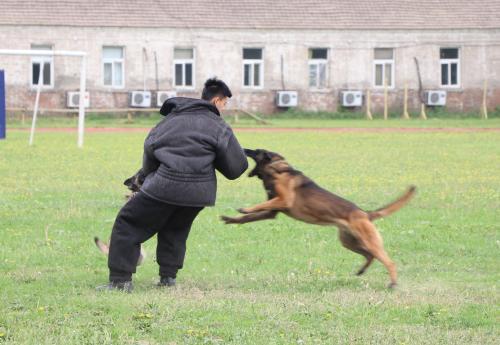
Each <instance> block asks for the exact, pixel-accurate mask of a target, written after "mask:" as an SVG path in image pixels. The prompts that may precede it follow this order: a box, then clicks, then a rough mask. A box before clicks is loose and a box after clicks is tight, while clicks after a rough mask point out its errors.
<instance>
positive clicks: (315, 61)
mask: <svg viewBox="0 0 500 345" xmlns="http://www.w3.org/2000/svg"><path fill="white" fill-rule="evenodd" d="M314 49H324V50H326V59H313V58H308V59H307V79H308V80H307V85H308V87H309V89H311V90H325V89H328V80H329V79H328V77H329V73H328V61H329V55H330V54H329V51H330V50H329V49H328V48H320V47H311V48H309V49H308V50H307V52H308V53H309V51H311V50H314ZM308 56H309V55H308ZM321 64H324V65H325V84H324V86H319V84H320V83H319V68H320V67H319V66H320V65H321ZM311 65H316V85H313V86H311V74H310V73H311Z"/></svg>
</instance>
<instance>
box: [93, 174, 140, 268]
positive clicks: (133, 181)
mask: <svg viewBox="0 0 500 345" xmlns="http://www.w3.org/2000/svg"><path fill="white" fill-rule="evenodd" d="M145 178H146V177H145V176H144V174H143V172H142V169H140V170H139V171H138V172H136V173H135V175H133V176H131V177H129V178H128V179H126V180H125V181H123V184H124V185H125V186H127V188H128V189H129V190H130V191H131V192H132V193H131V194H129V195H125V199H126V200H127V202H128V200H130V199H132V198H133V197H134V196H135V195H136V194H137V193H138V192H139V190H140V189H141V186H142V184H143V183H144V180H145ZM94 242H95V245H96V246H97V248H98V249H99V250H100V251H101V252H102V253H103V254H105V255H109V245H108V244H107V243H106V242H104V241H102V240H101V239H99V237H97V236H96V237H94ZM145 258H146V252H145V251H144V249H143V247H142V245H141V252H140V254H139V259H138V260H137V265H138V266H139V265H140V264H142V263H143V262H144V259H145Z"/></svg>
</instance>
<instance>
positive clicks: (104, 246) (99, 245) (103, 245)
mask: <svg viewBox="0 0 500 345" xmlns="http://www.w3.org/2000/svg"><path fill="white" fill-rule="evenodd" d="M94 242H95V245H96V246H97V248H98V249H99V250H100V251H101V252H103V253H104V254H106V255H108V254H109V246H108V245H107V244H106V243H105V242H103V241H101V240H100V239H99V237H97V236H96V237H94Z"/></svg>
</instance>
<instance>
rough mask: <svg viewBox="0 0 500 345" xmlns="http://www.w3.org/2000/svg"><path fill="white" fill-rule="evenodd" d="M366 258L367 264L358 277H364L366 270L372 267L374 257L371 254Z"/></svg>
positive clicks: (358, 273) (360, 270)
mask: <svg viewBox="0 0 500 345" xmlns="http://www.w3.org/2000/svg"><path fill="white" fill-rule="evenodd" d="M365 258H366V262H365V264H364V265H363V266H362V267H361V268H360V269H359V271H358V272H357V273H356V275H358V276H360V275H362V274H363V273H365V271H366V269H367V268H368V267H370V265H371V264H372V262H373V256H372V255H371V254H367V255H365Z"/></svg>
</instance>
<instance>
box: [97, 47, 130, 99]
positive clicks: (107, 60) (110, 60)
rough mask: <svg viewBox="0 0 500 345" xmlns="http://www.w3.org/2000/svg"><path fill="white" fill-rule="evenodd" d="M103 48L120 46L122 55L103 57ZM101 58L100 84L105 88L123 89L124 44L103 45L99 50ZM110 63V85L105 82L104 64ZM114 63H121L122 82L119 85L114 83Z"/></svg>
mask: <svg viewBox="0 0 500 345" xmlns="http://www.w3.org/2000/svg"><path fill="white" fill-rule="evenodd" d="M105 48H121V50H122V57H121V58H105V57H104V49H105ZM101 53H102V55H101V58H102V65H101V67H102V71H101V72H102V85H103V86H104V87H106V88H111V89H124V88H125V46H116V45H103V46H102V50H101ZM107 63H110V64H111V85H107V84H106V83H105V80H104V78H105V72H104V70H105V67H104V66H105V64H107ZM115 63H121V65H122V73H121V77H122V78H121V80H122V83H121V85H116V84H115V78H114V76H115V73H116V72H115Z"/></svg>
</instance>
